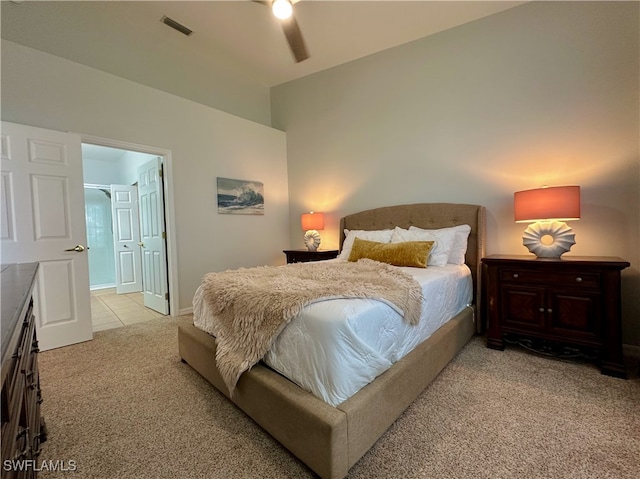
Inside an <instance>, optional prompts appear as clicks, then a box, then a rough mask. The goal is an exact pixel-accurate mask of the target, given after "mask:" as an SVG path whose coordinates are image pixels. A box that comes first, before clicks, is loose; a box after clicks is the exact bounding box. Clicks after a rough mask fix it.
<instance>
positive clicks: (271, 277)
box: [201, 259, 422, 394]
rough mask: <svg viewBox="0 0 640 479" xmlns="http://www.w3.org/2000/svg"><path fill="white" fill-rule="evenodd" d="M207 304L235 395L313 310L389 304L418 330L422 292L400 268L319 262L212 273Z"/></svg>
mask: <svg viewBox="0 0 640 479" xmlns="http://www.w3.org/2000/svg"><path fill="white" fill-rule="evenodd" d="M201 288H202V300H203V301H206V303H207V306H208V308H209V310H210V312H211V314H213V315H214V316H215V317H216V319H217V323H218V324H217V327H216V330H217V334H216V336H217V337H216V339H217V351H216V362H217V365H218V370H219V371H220V373H221V375H222V378H223V379H224V381H225V384H226V385H227V387H228V388H229V392H230V393H231V394H232V393H233V390H234V389H235V386H236V383H237V382H238V379H239V378H240V375H241V374H242V373H243V372H244V371H247V370H249V369H251V367H252V366H253V365H254V364H256V363H257V362H258V361H260V359H262V357H263V356H264V355H265V354H266V352H267V351H268V350H269V348H270V347H271V345H272V343H273V341H274V340H275V338H276V337H277V336H278V334H279V333H280V331H282V329H283V328H284V327H285V326H286V325H287V324H288V323H289V322H290V321H291V319H293V318H294V317H295V316H296V315H297V314H298V313H300V311H302V309H303V308H304V307H305V306H307V305H308V304H311V303H314V302H317V301H320V300H323V299H332V298H371V299H377V300H380V301H384V302H386V303H387V304H389V305H390V306H392V307H394V308H395V309H396V310H398V312H399V313H401V314H403V317H404V320H405V321H407V322H408V323H410V324H417V323H418V321H419V320H420V315H421V313H422V288H421V287H420V285H419V283H418V282H417V281H415V280H414V279H413V278H412V277H411V276H409V275H408V274H406V273H404V272H402V271H401V270H399V269H398V268H396V267H393V266H390V265H388V264H385V263H379V262H377V261H372V260H369V259H362V260H360V261H358V262H355V263H352V262H341V261H330V262H326V261H319V262H312V263H294V264H288V265H286V266H263V267H257V268H241V269H238V270H233V271H225V272H222V273H209V274H207V275H206V276H205V277H204V279H203V282H202V285H201Z"/></svg>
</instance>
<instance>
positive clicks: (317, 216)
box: [301, 211, 324, 231]
mask: <svg viewBox="0 0 640 479" xmlns="http://www.w3.org/2000/svg"><path fill="white" fill-rule="evenodd" d="M301 223H302V229H303V230H304V231H309V230H323V229H324V215H323V214H322V213H314V212H313V211H312V212H311V213H305V214H303V215H302V217H301Z"/></svg>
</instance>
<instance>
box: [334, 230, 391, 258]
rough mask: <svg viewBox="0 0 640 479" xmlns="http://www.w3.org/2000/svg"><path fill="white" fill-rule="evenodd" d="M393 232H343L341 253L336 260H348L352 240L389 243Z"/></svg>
mask: <svg viewBox="0 0 640 479" xmlns="http://www.w3.org/2000/svg"><path fill="white" fill-rule="evenodd" d="M392 234H393V230H373V231H365V230H351V231H349V230H347V229H345V230H344V235H345V239H344V242H343V243H342V251H341V252H340V254H339V255H338V258H340V259H344V260H349V255H350V254H351V248H352V247H353V240H354V239H355V238H360V239H363V240H368V241H377V242H379V243H389V242H390V241H391V235H392Z"/></svg>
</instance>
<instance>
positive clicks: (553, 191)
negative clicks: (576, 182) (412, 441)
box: [513, 186, 580, 258]
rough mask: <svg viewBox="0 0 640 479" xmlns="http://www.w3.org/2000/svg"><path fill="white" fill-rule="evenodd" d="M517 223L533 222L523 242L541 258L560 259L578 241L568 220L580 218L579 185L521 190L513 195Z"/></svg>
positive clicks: (526, 231) (523, 237)
mask: <svg viewBox="0 0 640 479" xmlns="http://www.w3.org/2000/svg"><path fill="white" fill-rule="evenodd" d="M513 210H514V219H515V221H516V223H525V222H532V224H531V225H529V226H528V227H527V229H526V230H525V231H524V235H523V236H522V244H523V245H524V246H526V247H527V249H528V250H529V251H530V252H532V253H533V254H535V255H536V256H537V257H538V258H560V256H562V254H563V253H566V252H567V251H569V250H570V249H571V247H572V246H573V245H574V244H576V242H575V236H576V235H575V234H574V233H573V230H572V229H571V228H570V227H569V226H568V225H567V224H566V223H565V221H569V220H578V219H580V187H579V186H554V187H542V188H537V189H533V190H525V191H518V192H516V193H514V195H513Z"/></svg>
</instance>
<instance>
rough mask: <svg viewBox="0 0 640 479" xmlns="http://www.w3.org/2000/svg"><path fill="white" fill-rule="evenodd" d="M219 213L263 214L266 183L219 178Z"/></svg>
mask: <svg viewBox="0 0 640 479" xmlns="http://www.w3.org/2000/svg"><path fill="white" fill-rule="evenodd" d="M218 213H221V214H225V215H263V214H264V185H263V184H262V183H261V182H259V181H248V180H233V179H230V178H218Z"/></svg>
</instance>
